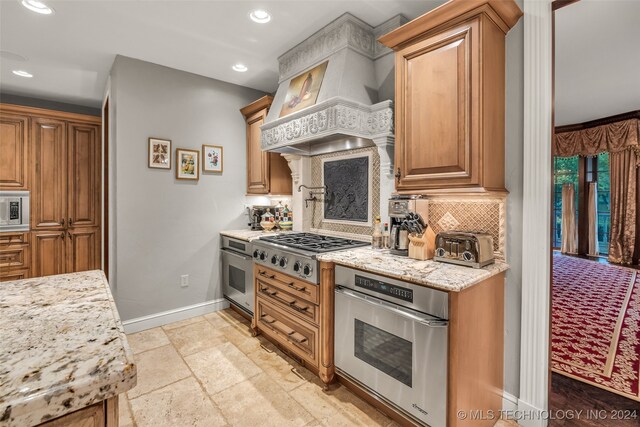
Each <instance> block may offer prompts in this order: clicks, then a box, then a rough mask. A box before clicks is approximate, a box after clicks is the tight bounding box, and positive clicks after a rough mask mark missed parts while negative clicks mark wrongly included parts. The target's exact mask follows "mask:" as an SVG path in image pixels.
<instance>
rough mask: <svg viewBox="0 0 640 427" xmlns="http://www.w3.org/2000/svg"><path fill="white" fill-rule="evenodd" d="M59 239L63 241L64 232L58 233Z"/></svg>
mask: <svg viewBox="0 0 640 427" xmlns="http://www.w3.org/2000/svg"><path fill="white" fill-rule="evenodd" d="M60 238H61V239H64V231H63V232H62V233H60Z"/></svg>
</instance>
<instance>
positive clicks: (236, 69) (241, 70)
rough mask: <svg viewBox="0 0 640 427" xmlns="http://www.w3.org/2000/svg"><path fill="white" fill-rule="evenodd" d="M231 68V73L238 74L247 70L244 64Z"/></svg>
mask: <svg viewBox="0 0 640 427" xmlns="http://www.w3.org/2000/svg"><path fill="white" fill-rule="evenodd" d="M231 68H233V71H237V72H239V73H244V72H245V71H247V70H248V68H247V66H246V65H244V64H236V65H234V66H233V67H231Z"/></svg>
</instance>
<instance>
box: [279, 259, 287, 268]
mask: <svg viewBox="0 0 640 427" xmlns="http://www.w3.org/2000/svg"><path fill="white" fill-rule="evenodd" d="M286 266H287V258H286V257H280V267H282V268H285V267H286Z"/></svg>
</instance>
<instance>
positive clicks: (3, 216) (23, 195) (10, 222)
mask: <svg viewBox="0 0 640 427" xmlns="http://www.w3.org/2000/svg"><path fill="white" fill-rule="evenodd" d="M0 231H29V192H28V191H0Z"/></svg>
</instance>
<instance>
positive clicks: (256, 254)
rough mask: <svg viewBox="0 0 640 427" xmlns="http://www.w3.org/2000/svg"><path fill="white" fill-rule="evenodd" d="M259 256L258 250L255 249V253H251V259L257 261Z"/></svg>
mask: <svg viewBox="0 0 640 427" xmlns="http://www.w3.org/2000/svg"><path fill="white" fill-rule="evenodd" d="M259 256H260V251H259V250H257V249H256V250H255V251H253V257H254V258H255V259H258V257H259Z"/></svg>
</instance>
